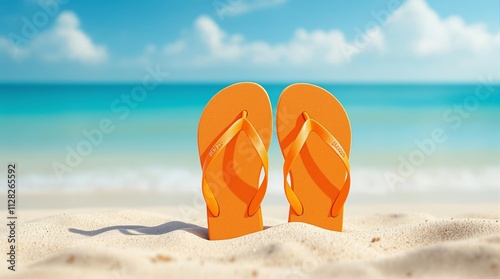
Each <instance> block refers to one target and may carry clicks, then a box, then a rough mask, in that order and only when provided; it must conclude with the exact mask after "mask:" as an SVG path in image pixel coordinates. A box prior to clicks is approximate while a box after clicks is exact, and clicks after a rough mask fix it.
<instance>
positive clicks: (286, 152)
mask: <svg viewBox="0 0 500 279" xmlns="http://www.w3.org/2000/svg"><path fill="white" fill-rule="evenodd" d="M276 129H277V133H278V140H279V143H280V147H281V151H282V153H283V156H284V158H285V162H284V166H283V176H284V184H285V194H286V197H287V199H288V202H289V203H290V212H289V215H288V221H289V222H304V223H309V224H312V225H315V226H318V227H322V228H325V229H329V230H335V231H342V221H343V210H344V203H345V201H346V199H347V195H348V194H349V187H350V181H351V180H350V169H349V153H350V149H351V126H350V124H349V118H348V117H347V113H346V112H345V110H344V108H343V107H342V105H341V104H340V102H339V101H338V100H337V99H336V98H335V97H334V96H333V95H332V94H330V93H329V92H328V91H326V90H325V89H323V88H321V87H318V86H315V85H311V84H293V85H290V86H288V87H287V88H285V90H283V92H282V94H281V97H280V99H279V102H278V108H277V118H276ZM288 176H290V177H289V178H290V183H289V182H288Z"/></svg>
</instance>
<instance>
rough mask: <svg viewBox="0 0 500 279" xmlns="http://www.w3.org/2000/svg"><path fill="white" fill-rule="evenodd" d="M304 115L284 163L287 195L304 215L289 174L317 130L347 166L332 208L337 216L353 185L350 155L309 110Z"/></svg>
mask: <svg viewBox="0 0 500 279" xmlns="http://www.w3.org/2000/svg"><path fill="white" fill-rule="evenodd" d="M302 115H303V116H304V119H305V121H304V124H303V125H302V127H301V129H300V131H299V133H298V134H297V137H296V138H295V141H294V142H293V143H292V146H291V147H290V149H289V151H288V153H287V154H286V156H285V163H284V165H283V177H284V185H285V195H286V197H287V199H288V202H289V203H290V206H291V208H292V209H293V211H294V212H295V214H297V215H299V216H300V215H302V214H303V213H304V206H303V205H302V203H301V202H300V200H299V197H298V196H297V194H296V193H295V192H294V191H293V189H292V187H291V186H290V183H288V176H289V174H290V171H291V168H292V165H293V163H294V162H295V160H296V159H297V157H298V156H299V154H300V151H301V150H302V148H303V147H304V145H305V143H306V141H307V138H308V137H309V134H310V133H311V132H315V133H316V134H317V135H318V136H319V137H320V138H321V139H322V140H323V141H324V142H325V143H326V144H327V145H328V146H329V147H330V148H331V149H332V150H333V151H334V152H335V154H337V156H338V157H339V158H340V159H341V160H342V163H343V165H344V167H345V171H346V177H345V181H344V184H343V185H342V187H341V188H340V191H339V194H338V195H337V197H336V198H335V200H334V201H333V205H332V208H331V211H330V213H331V217H337V216H338V215H339V213H340V210H341V209H342V207H343V206H344V203H345V201H346V199H347V195H348V194H349V188H350V186H351V175H350V166H349V157H348V156H347V153H346V152H345V151H344V149H343V148H342V145H341V144H340V143H339V141H338V140H337V139H336V138H335V137H334V136H333V135H332V134H331V133H330V132H329V131H328V130H327V129H326V128H325V127H323V125H321V124H320V123H319V122H317V121H316V120H314V119H312V118H310V117H309V114H308V113H307V112H303V113H302Z"/></svg>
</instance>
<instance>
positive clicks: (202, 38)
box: [164, 16, 382, 65]
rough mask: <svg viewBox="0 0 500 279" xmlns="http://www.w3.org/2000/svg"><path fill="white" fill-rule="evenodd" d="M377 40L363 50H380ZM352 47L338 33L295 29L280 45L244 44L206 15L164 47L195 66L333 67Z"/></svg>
mask: <svg viewBox="0 0 500 279" xmlns="http://www.w3.org/2000/svg"><path fill="white" fill-rule="evenodd" d="M378 33H380V32H378ZM380 40H381V38H380V36H375V37H374V39H373V40H372V41H371V42H370V43H369V44H368V45H367V49H368V50H369V49H371V48H372V47H375V48H380V47H382V44H381V43H380ZM353 48H355V46H354V45H353V44H352V43H349V42H347V40H346V39H345V37H344V34H343V33H342V32H341V31H339V30H331V31H323V30H314V31H310V32H309V31H307V30H305V29H298V30H297V31H296V32H295V34H294V36H293V37H292V38H291V40H290V41H288V42H286V43H282V44H274V45H272V44H268V43H266V42H262V41H254V42H247V41H246V40H245V38H244V37H243V36H242V35H240V34H232V35H231V34H227V33H226V32H225V31H224V30H222V29H221V28H220V27H219V26H218V25H217V23H215V21H214V20H212V19H211V18H210V17H208V16H200V17H198V18H197V19H196V21H195V23H194V28H193V31H192V33H191V34H190V35H189V36H186V37H185V38H181V39H179V40H177V41H175V42H174V43H170V44H167V45H166V46H165V47H164V49H165V53H166V54H167V55H171V56H176V55H178V54H179V53H182V52H184V53H189V55H188V56H189V57H191V61H186V60H183V61H184V62H192V63H193V64H195V65H206V64H214V63H221V62H222V63H230V62H238V61H244V62H246V63H250V64H253V65H277V64H285V65H301V64H304V63H317V62H319V63H326V64H334V65H337V64H343V63H345V62H347V61H348V60H349V59H350V58H351V55H355V54H357V53H359V51H357V52H355V53H354V54H351V53H350V51H351V49H353Z"/></svg>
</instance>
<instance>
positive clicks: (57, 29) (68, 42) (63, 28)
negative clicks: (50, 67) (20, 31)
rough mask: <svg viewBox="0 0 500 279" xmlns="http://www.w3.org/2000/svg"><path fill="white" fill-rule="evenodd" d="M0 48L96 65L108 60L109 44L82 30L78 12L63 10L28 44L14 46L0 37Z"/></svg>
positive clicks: (14, 54) (11, 52)
mask: <svg viewBox="0 0 500 279" xmlns="http://www.w3.org/2000/svg"><path fill="white" fill-rule="evenodd" d="M0 49H4V50H5V51H6V52H7V53H8V54H9V55H10V56H11V57H13V58H16V57H23V58H25V57H28V56H29V57H33V58H35V59H40V60H43V61H49V62H58V61H77V62H80V63H83V64H97V63H100V62H103V61H105V60H106V59H107V51H106V47H105V46H102V45H96V44H94V43H93V42H92V39H91V38H90V37H89V36H88V35H87V34H85V33H84V32H83V31H82V30H81V29H80V20H79V19H78V17H77V16H76V14H75V13H73V12H69V11H64V12H61V13H60V14H59V16H58V17H57V19H56V21H55V24H54V25H53V26H52V27H51V28H50V29H47V30H44V31H42V32H40V33H39V34H38V35H36V36H35V37H34V38H33V39H32V40H31V41H29V42H28V43H27V45H26V46H24V47H23V46H19V47H16V46H13V45H12V44H11V43H10V42H9V41H8V40H7V39H6V38H2V37H0Z"/></svg>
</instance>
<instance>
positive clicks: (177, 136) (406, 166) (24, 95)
mask: <svg viewBox="0 0 500 279" xmlns="http://www.w3.org/2000/svg"><path fill="white" fill-rule="evenodd" d="M227 85H229V84H222V83H220V84H215V83H214V84H203V83H191V84H187V83H186V84H164V85H160V86H158V87H157V88H155V89H153V90H142V91H138V89H137V88H136V85H135V84H73V83H68V84H1V85H0V163H1V164H0V168H1V172H0V174H5V170H6V168H7V163H9V162H13V163H16V164H17V165H18V172H19V183H20V187H22V188H21V189H22V191H24V192H43V191H61V192H82V191H103V190H105V191H113V190H137V191H162V192H172V191H174V192H193V191H198V189H199V188H200V175H201V170H200V164H199V159H198V150H197V142H196V137H197V126H198V120H199V117H200V115H201V113H202V110H203V108H204V106H205V104H206V103H207V102H208V101H209V100H210V98H211V97H212V96H213V95H214V94H215V93H217V92H218V91H219V90H220V89H222V88H224V87H225V86H227ZM262 85H263V87H264V88H265V89H266V90H267V92H268V94H269V96H270V100H271V103H272V105H273V108H275V107H276V104H277V101H278V98H279V94H280V92H281V91H282V90H283V89H284V88H285V87H286V86H287V84H262ZM318 85H320V86H322V87H324V88H325V89H327V90H329V91H330V92H331V93H333V94H334V95H335V96H336V97H337V98H338V99H339V100H340V101H341V103H342V104H343V105H344V107H345V109H346V111H347V113H348V115H349V118H350V121H351V126H352V134H353V137H352V138H353V140H352V153H351V165H352V186H351V189H352V190H351V193H352V196H354V197H356V196H357V197H372V198H373V197H375V199H377V197H379V198H381V199H382V198H383V197H387V196H394V197H397V196H400V195H406V196H414V197H415V199H422V200H426V199H433V197H447V198H449V199H451V200H454V201H471V200H474V201H483V200H494V201H498V200H500V122H499V120H500V95H499V86H498V85H482V84H318ZM134 88H135V89H134ZM132 93H138V95H137V94H136V95H133V94H132ZM134 96H135V98H134ZM96 131H99V132H96ZM436 139H437V140H436ZM282 161H283V159H282V156H281V152H280V150H279V146H278V144H277V141H276V137H275V138H274V139H273V142H272V145H271V150H270V163H271V166H270V178H271V180H270V185H269V187H268V189H269V190H268V191H269V192H271V193H281V192H282V187H283V186H282V185H283V183H282V175H281V166H282ZM436 199H437V198H436Z"/></svg>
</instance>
